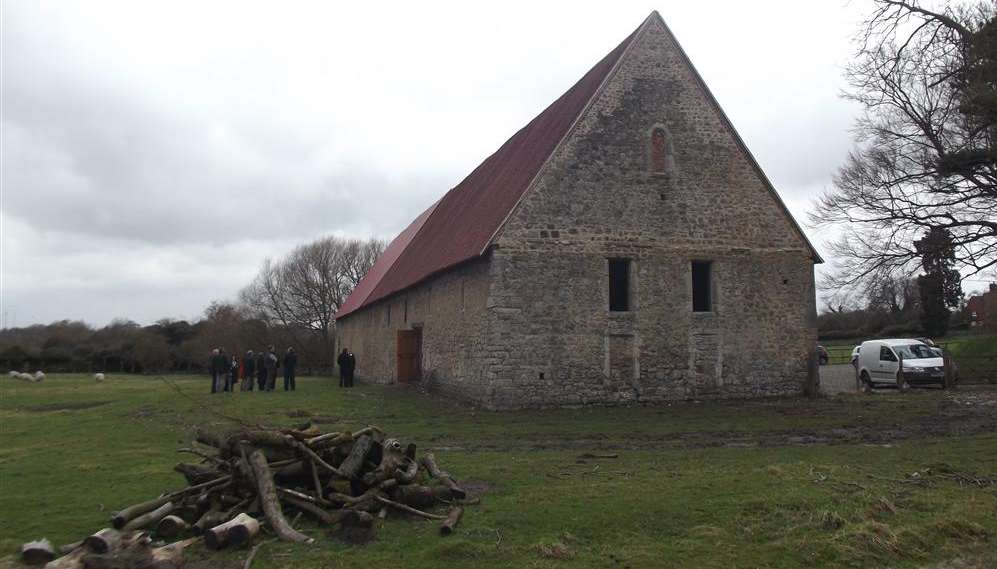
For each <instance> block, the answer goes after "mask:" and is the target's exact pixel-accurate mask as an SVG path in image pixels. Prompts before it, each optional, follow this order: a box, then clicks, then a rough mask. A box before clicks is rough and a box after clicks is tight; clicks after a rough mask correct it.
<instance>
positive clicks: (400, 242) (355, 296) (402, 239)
mask: <svg viewBox="0 0 997 569" xmlns="http://www.w3.org/2000/svg"><path fill="white" fill-rule="evenodd" d="M439 203H440V202H438V201H437V202H436V203H434V204H433V205H431V206H429V209H427V210H426V211H424V212H422V213H421V214H419V217H417V218H415V221H413V222H412V223H410V224H409V226H408V227H406V228H405V230H404V231H402V232H401V233H399V234H398V237H395V239H394V241H392V242H391V244H390V245H388V247H387V248H386V249H385V250H384V252H383V253H381V256H380V257H378V258H377V261H375V262H374V264H373V265H372V266H371V267H370V270H369V271H367V274H366V275H364V278H362V279H360V282H359V283H357V286H356V288H354V289H353V292H352V293H351V294H350V296H348V297H347V298H346V302H344V303H343V305H342V306H341V307H339V312H337V313H336V317H337V318H339V317H341V316H345V315H346V314H349V313H350V312H353V311H354V310H356V309H358V308H360V307H361V306H363V305H364V304H365V303H366V301H367V298H368V297H369V296H370V293H372V292H374V287H376V286H377V283H379V282H381V279H382V278H384V275H386V274H388V271H389V270H391V266H392V265H394V264H395V261H397V260H398V257H400V256H401V254H402V251H404V250H405V249H406V248H407V247H408V245H409V243H411V242H412V238H413V237H415V234H416V233H418V232H419V230H420V229H421V228H422V225H423V224H424V223H426V220H427V219H429V215H430V214H431V213H433V210H434V209H436V206H437V205H438V204H439Z"/></svg>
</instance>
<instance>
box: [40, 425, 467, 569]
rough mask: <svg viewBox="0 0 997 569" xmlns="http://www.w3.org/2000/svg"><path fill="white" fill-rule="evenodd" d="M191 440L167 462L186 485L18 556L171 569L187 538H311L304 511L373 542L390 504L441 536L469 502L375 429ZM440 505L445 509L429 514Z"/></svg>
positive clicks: (71, 566) (224, 542) (67, 565)
mask: <svg viewBox="0 0 997 569" xmlns="http://www.w3.org/2000/svg"><path fill="white" fill-rule="evenodd" d="M194 439H195V441H196V442H195V443H194V444H192V445H191V447H189V448H182V449H180V452H182V453H187V454H192V455H194V456H197V457H199V459H200V460H198V461H196V462H181V463H179V464H177V465H176V466H175V467H174V470H176V471H177V472H179V473H181V474H183V476H184V477H185V478H186V479H187V484H188V485H187V487H186V488H183V489H181V490H177V491H174V492H169V493H166V494H163V495H162V496H159V497H158V498H155V499H152V500H149V501H146V502H142V503H140V504H135V505H132V506H129V507H127V508H125V509H123V510H121V511H119V512H117V513H116V514H114V516H113V517H112V518H111V525H112V526H113V527H110V528H105V529H102V530H100V531H98V532H97V533H95V534H93V535H91V536H89V537H87V538H86V539H84V540H82V541H80V542H77V543H72V544H69V545H66V546H63V547H61V548H59V553H61V554H62V556H61V557H58V558H56V549H55V548H53V547H52V544H51V543H50V542H49V541H48V540H44V539H43V540H40V541H33V542H30V543H26V544H24V546H23V547H22V549H21V558H22V560H23V561H24V562H26V563H29V564H37V565H40V564H42V563H46V568H48V569H80V568H84V567H85V568H87V569H92V568H105V569H106V568H112V567H113V568H119V567H121V568H123V567H143V568H145V567H148V568H157V569H170V568H176V567H181V566H182V565H183V551H184V549H185V548H186V547H188V546H189V545H191V544H193V543H196V542H198V541H201V540H203V541H204V544H205V546H206V548H207V549H209V550H217V549H222V548H225V547H234V546H246V545H249V544H251V543H252V542H253V541H254V539H256V538H257V536H258V535H259V534H260V533H261V528H262V531H266V532H270V533H272V534H274V535H275V536H276V537H278V538H279V539H282V540H285V541H292V542H299V543H312V542H313V541H314V538H312V537H310V536H308V535H306V534H304V533H302V532H301V531H298V530H297V529H295V528H294V525H296V523H297V522H296V520H297V519H298V518H299V517H300V516H302V515H304V516H308V517H310V518H313V519H314V520H316V521H317V522H318V524H319V525H322V526H326V527H330V528H332V529H333V531H334V532H335V533H336V534H338V535H339V536H340V537H341V538H343V539H346V540H349V541H352V542H363V541H367V540H369V539H371V538H372V537H373V532H374V527H375V525H374V520H375V519H376V518H384V517H386V516H387V515H388V512H389V511H396V512H401V513H403V514H405V515H409V516H418V517H421V518H425V519H430V520H437V521H438V522H439V523H440V533H441V534H443V535H448V534H450V533H452V532H453V531H454V527H455V526H456V525H457V523H458V522H459V521H460V518H461V515H462V514H463V506H464V505H465V504H467V503H471V501H470V500H468V497H467V493H466V492H465V491H464V490H463V489H461V487H460V485H458V483H457V481H456V480H454V478H453V477H451V476H450V475H449V474H447V473H446V472H444V471H442V470H440V467H439V466H438V465H437V464H436V460H435V459H434V457H433V454H432V453H424V454H422V455H421V456H420V457H418V458H417V457H416V447H415V445H414V444H409V445H403V444H402V443H401V442H400V441H398V440H397V439H393V438H388V437H386V436H385V433H384V431H382V430H381V429H379V428H378V427H367V428H365V429H361V430H359V431H356V432H330V433H323V432H321V431H320V430H319V429H318V428H317V427H315V426H313V425H311V424H306V425H302V426H300V427H297V428H292V429H269V428H260V427H243V428H240V429H237V430H235V431H233V432H226V433H222V432H218V431H212V430H207V429H197V430H196V431H195V433H194ZM440 505H447V506H448V511H447V513H445V514H437V513H432V512H429V511H427V510H428V509H433V508H436V507H438V506H440ZM289 516H293V517H291V520H292V521H289ZM154 539H155V540H157V541H161V542H163V543H165V545H164V544H162V543H157V542H156V541H154Z"/></svg>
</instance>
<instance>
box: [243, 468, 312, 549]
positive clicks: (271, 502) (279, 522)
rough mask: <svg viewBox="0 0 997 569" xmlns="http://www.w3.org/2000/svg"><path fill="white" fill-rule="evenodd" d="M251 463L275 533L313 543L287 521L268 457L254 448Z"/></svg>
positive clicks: (285, 538) (285, 537)
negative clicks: (268, 464) (268, 463)
mask: <svg viewBox="0 0 997 569" xmlns="http://www.w3.org/2000/svg"><path fill="white" fill-rule="evenodd" d="M249 464H250V466H252V467H253V474H254V475H255V476H256V487H257V491H258V492H259V498H260V505H261V506H262V507H263V514H264V515H265V516H266V519H267V522H269V523H270V527H271V528H272V529H273V530H274V533H276V534H277V536H278V537H280V538H281V539H283V540H284V541H296V542H300V543H312V542H313V541H315V540H314V539H312V538H310V537H308V536H307V535H305V534H303V533H301V532H299V531H297V530H295V529H294V528H292V527H291V525H290V524H288V523H287V520H286V519H285V518H284V512H283V511H282V510H281V507H280V500H278V498H277V489H276V487H275V486H274V482H273V475H271V473H270V467H269V466H267V459H266V456H264V454H263V452H261V451H260V450H258V449H257V450H254V451H253V452H252V453H250V455H249Z"/></svg>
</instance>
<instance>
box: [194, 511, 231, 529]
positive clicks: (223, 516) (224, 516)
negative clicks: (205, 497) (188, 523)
mask: <svg viewBox="0 0 997 569" xmlns="http://www.w3.org/2000/svg"><path fill="white" fill-rule="evenodd" d="M229 519H230V516H229V514H228V512H227V511H226V512H223V511H221V510H208V511H207V512H204V514H203V515H202V516H201V517H200V518H198V520H197V521H196V522H194V525H193V526H192V527H191V528H190V529H191V531H192V532H194V535H202V534H203V533H204V532H206V531H208V529H210V528H213V527H215V526H216V525H218V524H221V523H225V522H227V521H228V520H229Z"/></svg>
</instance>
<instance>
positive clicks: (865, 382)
mask: <svg viewBox="0 0 997 569" xmlns="http://www.w3.org/2000/svg"><path fill="white" fill-rule="evenodd" d="M859 379H860V380H861V381H859V383H860V384H861V385H859V390H860V391H862V393H872V380H871V379H869V374H868V373H867V372H864V371H863V372H862V375H860V376H859Z"/></svg>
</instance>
